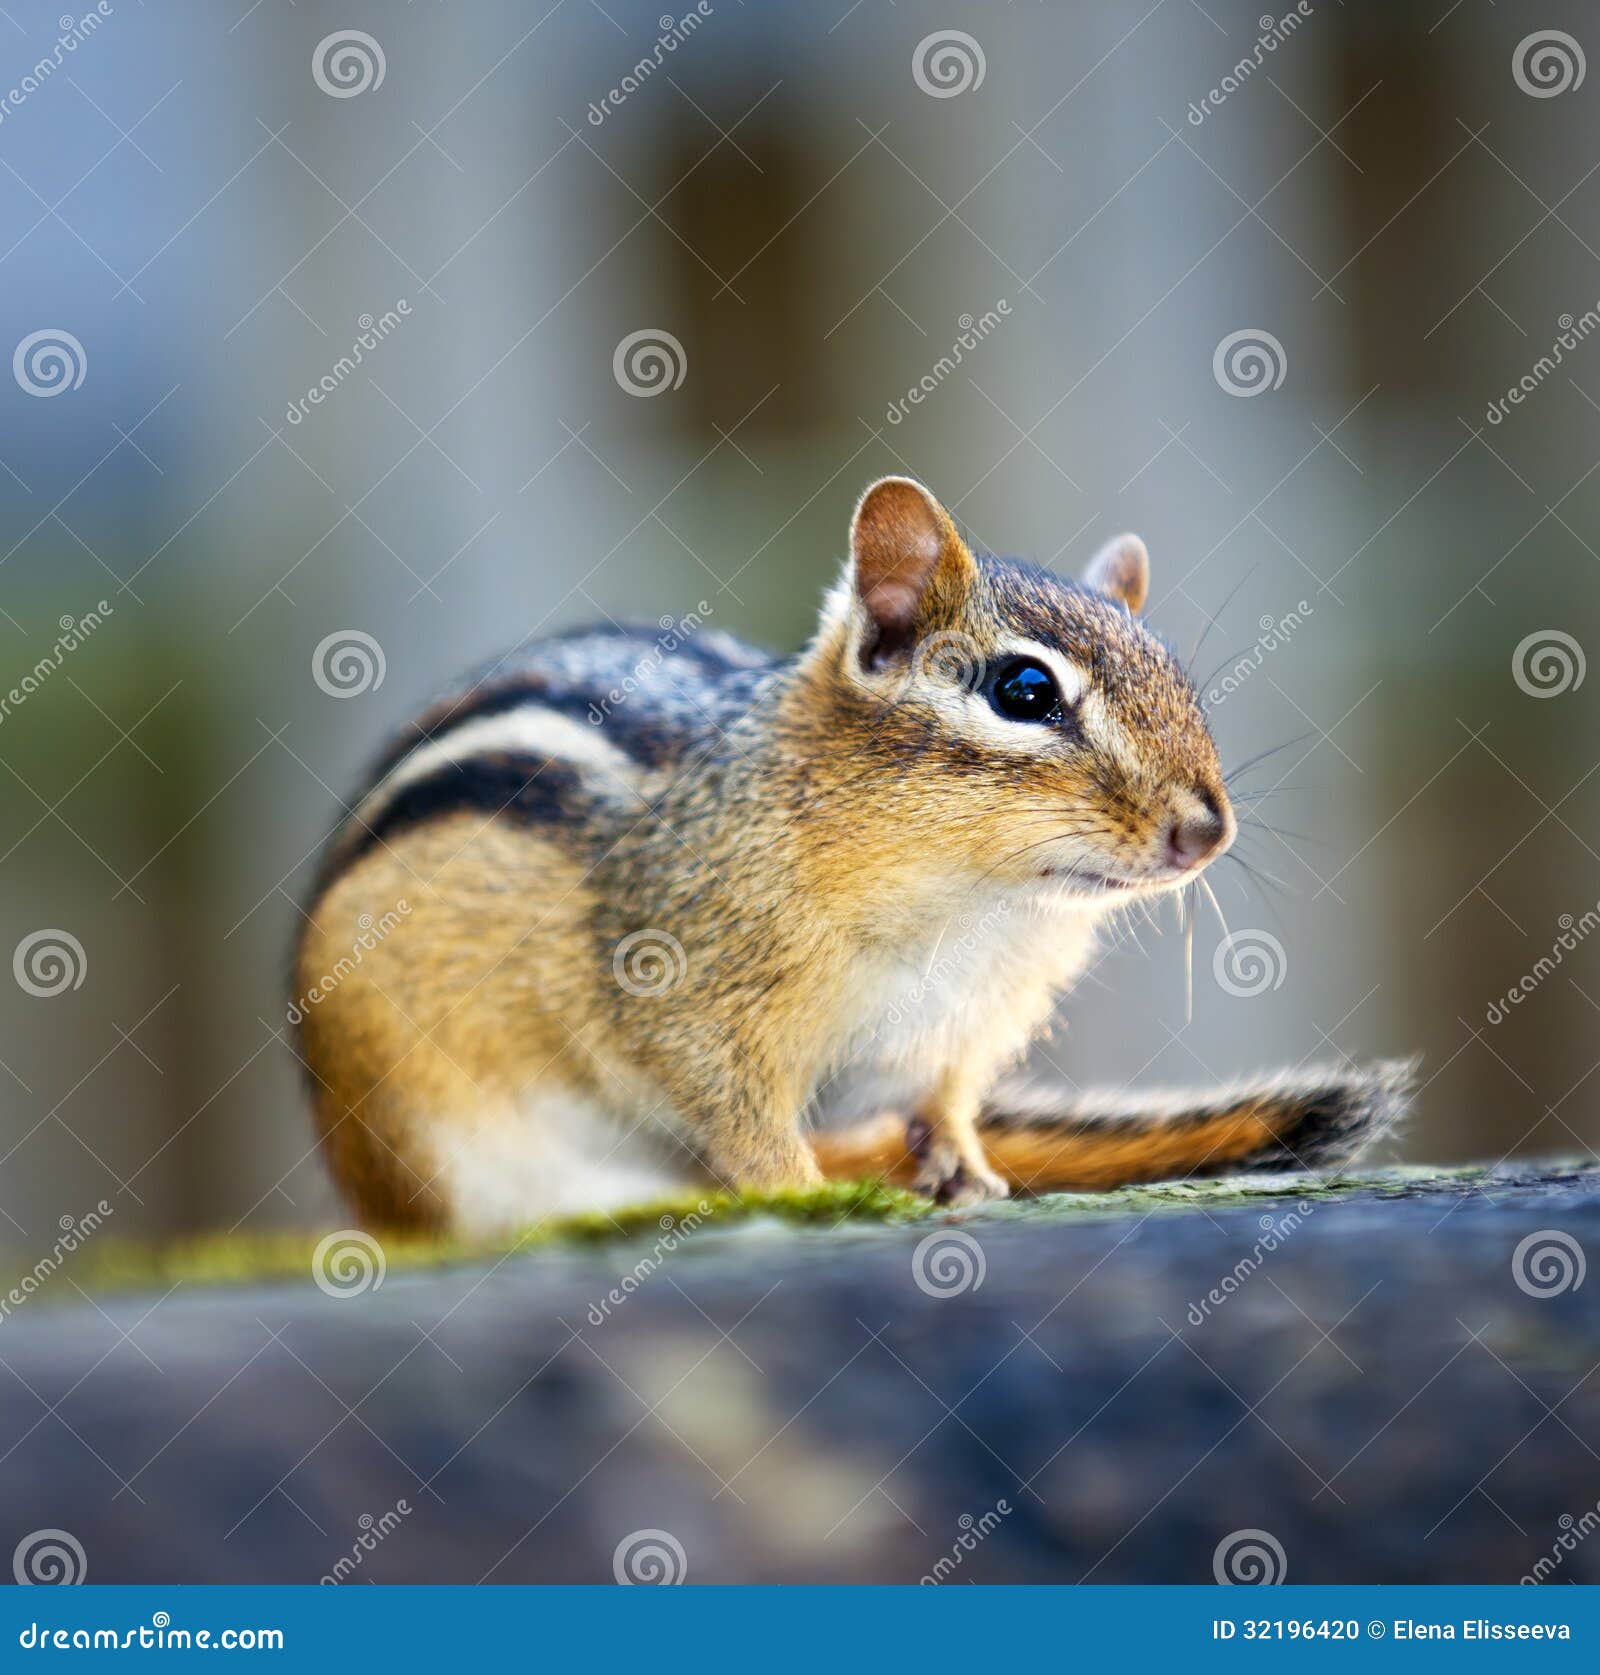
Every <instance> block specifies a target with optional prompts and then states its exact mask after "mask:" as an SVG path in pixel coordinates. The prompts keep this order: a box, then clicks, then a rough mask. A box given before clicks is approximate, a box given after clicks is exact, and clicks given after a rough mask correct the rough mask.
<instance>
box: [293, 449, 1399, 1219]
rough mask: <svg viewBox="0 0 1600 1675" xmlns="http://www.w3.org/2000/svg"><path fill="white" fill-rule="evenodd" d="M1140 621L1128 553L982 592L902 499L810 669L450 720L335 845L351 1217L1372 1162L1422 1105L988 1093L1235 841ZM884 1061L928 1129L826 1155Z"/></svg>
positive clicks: (983, 581) (595, 646) (957, 550)
mask: <svg viewBox="0 0 1600 1675" xmlns="http://www.w3.org/2000/svg"><path fill="white" fill-rule="evenodd" d="M1147 585H1148V558H1147V555H1146V551H1145V547H1144V544H1143V543H1142V542H1141V541H1139V540H1138V538H1137V537H1134V536H1122V537H1119V538H1118V539H1116V540H1114V541H1112V542H1111V543H1110V544H1109V545H1107V546H1106V547H1105V548H1104V549H1103V550H1102V551H1101V552H1100V553H1099V554H1098V555H1097V556H1096V557H1095V558H1094V559H1093V561H1092V562H1091V563H1090V564H1089V566H1088V569H1087V571H1086V573H1085V575H1084V579H1083V582H1082V584H1081V585H1076V584H1072V583H1069V582H1066V581H1063V580H1061V579H1059V578H1057V577H1056V576H1054V575H1052V574H1049V573H1047V572H1045V571H1042V570H1039V569H1035V568H1032V567H1030V566H1027V565H1024V564H1021V563H1015V562H1010V561H1005V560H1001V559H997V558H992V557H987V556H986V557H977V556H975V555H974V554H973V552H972V551H971V550H970V549H969V547H968V546H967V544H966V543H965V542H964V541H963V540H962V538H961V536H960V535H959V534H958V532H957V530H956V527H955V525H954V523H953V522H952V520H951V518H950V515H949V514H948V513H947V512H946V511H945V509H944V508H943V507H942V506H941V505H940V504H939V502H938V501H937V500H936V499H935V498H934V497H933V495H932V494H930V493H929V491H928V490H927V489H925V488H924V487H922V485H921V484H919V483H916V482H914V481H912V480H910V479H909V478H905V477H887V478H884V479H883V480H882V481H880V482H878V483H875V484H874V485H873V486H872V487H871V488H870V489H869V490H868V491H867V493H866V494H865V496H864V497H863V498H862V500H861V502H860V504H859V505H858V506H857V508H856V512H855V517H854V520H853V523H852V525H851V530H850V553H849V558H848V560H847V562H846V565H845V568H844V573H843V576H842V577H841V579H840V580H839V582H838V584H837V585H836V586H835V587H834V588H833V590H832V591H831V592H830V593H829V595H828V596H827V599H826V602H825V605H824V607H823V610H822V615H821V622H820V626H819V627H818V630H817V633H816V635H815V637H814V638H813V639H812V641H811V642H810V644H809V645H808V646H806V648H805V649H804V650H803V651H801V652H800V653H799V654H798V655H796V656H793V657H790V658H788V659H775V658H772V657H769V656H767V655H765V654H763V653H760V652H757V651H754V650H751V649H750V648H748V647H746V646H744V645H742V644H740V643H738V642H737V641H735V640H733V639H732V638H730V637H729V636H727V635H725V634H723V633H721V632H717V631H713V630H711V629H709V628H704V627H702V628H700V629H699V630H698V631H695V632H686V633H685V634H684V635H683V636H682V639H681V643H680V644H676V646H675V649H673V650H672V651H671V652H670V653H665V654H664V653H663V652H662V650H661V647H660V643H659V642H658V640H657V639H656V638H655V637H653V636H652V635H650V634H647V633H633V632H629V631H624V630H599V631H595V632H586V633H577V634H570V635H564V636H558V637H555V638H551V639H547V640H543V641H538V642H535V643H533V644H530V645H527V646H525V647H522V648H520V649H518V650H517V651H516V652H514V653H512V654H510V655H509V656H507V657H505V658H503V659H501V660H500V661H498V662H496V663H493V664H491V665H489V666H488V667H487V668H486V669H484V670H482V671H480V672H479V673H478V674H477V675H476V676H475V677H473V678H472V679H470V680H468V681H467V682H466V683H465V684H464V685H462V686H461V687H459V688H458V689H456V690H455V691H453V692H451V693H449V694H447V695H446V696H445V697H443V698H442V699H440V700H439V701H437V702H436V703H435V704H434V705H433V706H432V707H431V708H429V709H427V710H425V711H424V712H423V713H422V714H421V716H419V717H418V719H417V720H416V722H415V723H414V724H413V726H412V728H411V729H410V730H409V731H408V732H407V733H406V734H405V735H404V736H403V737H402V738H401V739H400V740H399V741H398V742H397V743H396V744H395V745H394V746H393V747H392V748H391V749H390V750H389V752H388V754H387V755H385V756H384V757H383V758H382V759H381V760H380V762H379V763H378V765H377V768H376V771H375V772H374V774H373V776H372V778H371V780H370V782H369V784H368V786H367V788H366V789H365V790H364V791H363V792H362V793H361V795H360V796H359V798H358V800H357V801H356V802H355V804H354V805H353V806H352V807H350V809H349V810H348V813H347V816H346V818H345V819H344V821H343V823H342V824H341V825H340V826H339V828H338V830H337V831H336V832H335V834H334V836H333V838H332V839H331V841H330V844H329V847H328V850H327V852H326V855H325V857H324V860H323V864H322V868H321V874H320V877H319V879H318V881H317V883H316V886H315V891H314V895H313V897H312V899H311V901H310V903H309V906H308V909H307V912H306V914H305V922H304V926H303V929H302V932H301V935H300V938H299V945H298V951H297V956H296V978H295V986H296V988H297V990H298V991H299V992H300V993H301V994H302V995H304V996H305V997H306V1001H305V1004H304V1005H303V1006H298V1005H297V1006H296V1007H295V1008H294V1009H293V1013H292V1015H293V1014H294V1013H298V1014H299V1020H300V1021H299V1026H298V1049H299V1054H300V1057H301V1060H302V1062H303V1064H304V1066H305V1068H306V1070H307V1072H308V1074H309V1077H310V1081H311V1085H312V1093H313V1099H314V1103H315V1106H316V1112H317V1117H318V1120H319V1124H320V1130H321V1134H322V1138H323V1144H324V1148H325V1151H326V1155H327V1158H328V1161H329V1163H330V1165H331V1168H332V1171H333V1174H334V1176H335V1177H336V1179H337V1181H338V1183H339V1185H340V1186H341V1188H342V1189H343V1191H344V1192H345V1194H346V1196H347V1197H348V1198H349V1200H350V1202H351V1203H352V1205H353V1206H354V1208H355V1209H356V1211H357V1212H358V1213H360V1214H362V1215H363V1216H365V1217H366V1218H367V1219H368V1220H369V1221H370V1222H373V1223H386V1224H397V1223H398V1224H409V1225H417V1226H425V1227H447V1228H451V1229H456V1230H486V1229H504V1228H513V1227H517V1226H523V1225H527V1224H529V1223H532V1222H534V1221H536V1220H538V1219H539V1218H541V1217H543V1216H545V1215H548V1214H550V1213H553V1212H557V1211H572V1210H580V1209H604V1208H607V1207H614V1206H617V1205H619V1204H621V1203H624V1202H628V1201H638V1200H639V1199H641V1198H643V1197H647V1196H650V1195H652V1194H660V1193H662V1192H665V1191H669V1190H673V1189H677V1188H681V1187H682V1186H684V1185H686V1184H694V1183H706V1182H711V1183H718V1184H721V1185H725V1186H727V1187H730V1188H733V1189H735V1190H739V1191H746V1192H748V1191H760V1190H773V1189H781V1188H790V1187H804V1186H806V1185H808V1184H811V1183H815V1182H818V1181H821V1180H822V1179H824V1178H832V1179H842V1178H854V1177H857V1176H869V1175H882V1176H885V1177H887V1178H888V1179H890V1180H893V1181H896V1182H900V1183H903V1184H906V1185H909V1186H911V1187H913V1188H915V1189H916V1190H918V1191H921V1192H923V1193H927V1194H930V1195H932V1196H933V1197H934V1198H935V1199H937V1200H938V1201H940V1202H943V1203H949V1204H966V1203H972V1202H976V1201H981V1200H983V1199H986V1198H992V1197H999V1196H1003V1195H1005V1194H1006V1193H1008V1192H1012V1191H1034V1192H1037V1191H1043V1190H1050V1189H1060V1188H1104V1187H1110V1186H1114V1185H1118V1184H1122V1183H1128V1182H1139V1181H1148V1180H1155V1179H1160V1178H1166V1177H1172V1176H1181V1175H1186V1174H1190V1173H1195V1172H1208V1173H1212V1174H1220V1173H1227V1172H1230V1171H1237V1170H1279V1169H1290V1168H1297V1167H1303V1166H1309V1165H1313V1164H1321V1163H1328V1162H1335V1161H1343V1160H1344V1159H1346V1158H1348V1157H1349V1156H1351V1155H1353V1153H1354V1152H1355V1150H1356V1149H1358V1148H1359V1147H1360V1146H1361V1145H1363V1144H1364V1143H1366V1142H1367V1141H1368V1140H1370V1139H1371V1138H1372V1137H1373V1136H1374V1135H1376V1134H1377V1133H1379V1132H1381V1131H1382V1130H1383V1129H1384V1128H1385V1127H1386V1126H1387V1125H1388V1124H1389V1123H1390V1122H1391V1121H1392V1120H1393V1119H1394V1118H1395V1117H1396V1116H1397V1115H1398V1112H1399V1110H1400V1107H1401V1106H1402V1104H1403V1102H1404V1099H1405V1097H1406V1082H1407V1071H1408V1067H1406V1066H1400V1065H1393V1064H1384V1065H1379V1066H1376V1067H1374V1068H1372V1069H1369V1070H1358V1071H1348V1072H1346V1071H1323V1072H1317V1073H1312V1074H1311V1075H1309V1076H1305V1077H1301V1078H1298V1079H1296V1078H1286V1079H1282V1080H1279V1081H1277V1082H1268V1083H1263V1084H1260V1085H1257V1086H1254V1087H1243V1088H1239V1089H1236V1090H1233V1091H1225V1092H1222V1093H1219V1094H1216V1095H1214V1096H1211V1097H1208V1098H1204V1099H1199V1100H1185V1099H1182V1098H1179V1099H1177V1100H1175V1101H1169V1102H1166V1103H1163V1104H1152V1103H1150V1102H1149V1101H1146V1102H1145V1107H1144V1109H1143V1110H1142V1111H1140V1110H1131V1111H1130V1110H1126V1109H1123V1110H1118V1109H1116V1108H1115V1106H1114V1105H1108V1104H1104V1103H1101V1104H1093V1103H1091V1104H1087V1105H1085V1106H1083V1107H1081V1108H1079V1109H1075V1110H1074V1109H1063V1108H1060V1104H1059V1101H1054V1102H1053V1101H1049V1100H1046V1099H1042V1098H1041V1096H1038V1095H1034V1096H1032V1097H1027V1096H1020V1095H1007V1094H1005V1093H1004V1091H1003V1090H1002V1091H1000V1092H996V1091H995V1090H996V1087H997V1079H998V1078H999V1077H1000V1075H1001V1073H1002V1072H1003V1071H1005V1070H1006V1069H1007V1068H1008V1067H1009V1066H1011V1065H1012V1064H1013V1063H1014V1061H1016V1060H1017V1059H1018V1057H1019V1055H1020V1054H1021V1053H1022V1052H1023V1050H1024V1049H1025V1048H1026V1046H1027V1045H1028V1043H1029V1042H1030V1041H1031V1040H1032V1039H1033V1037H1034V1036H1035V1035H1036V1034H1038V1033H1039V1031H1040V1030H1041V1029H1042V1028H1043V1027H1044V1026H1045V1024H1046V1023H1047V1022H1048V1021H1049V1019H1050V1017H1051V1014H1052V1011H1053V1010H1054V1008H1055V1005H1056V1002H1057V1000H1058V998H1059V997H1060V996H1061V995H1062V994H1063V993H1064V992H1065V991H1066V990H1067V989H1068V988H1069V987H1070V986H1071V984H1072V983H1073V981H1074V979H1076V978H1077V977H1078V976H1079V975H1080V974H1081V973H1082V972H1083V970H1084V968H1085V966H1086V965H1087V964H1088V962H1089V961H1090V959H1091V957H1092V955H1093V953H1094V950H1095V943H1096V930H1097V927H1098V926H1099V925H1100V924H1101V923H1102V922H1103V921H1104V920H1106V919H1107V917H1108V916H1109V915H1113V914H1115V913H1116V911H1117V910H1118V909H1120V908H1123V907H1126V906H1128V905H1129V904H1130V903H1134V902H1139V901H1142V900H1145V899H1147V898H1150V897H1153V896H1156V895H1160V894H1162V893H1166V892H1173V891H1179V890H1182V889H1183V888H1184V887H1185V886H1186V885H1188V884H1189V883H1191V882H1192V881H1193V880H1194V879H1196V878H1197V877H1198V875H1199V873H1200V871H1201V869H1203V868H1204V867H1205V866H1207V865H1208V864H1209V863H1210V862H1211V861H1213V860H1215V859H1216V858H1217V857H1218V856H1219V855H1221V854H1222V853H1223V851H1224V850H1226V849H1227V847H1228V845H1229V844H1230V843H1231V841H1232V840H1233V837H1234V834H1235V817H1234V814H1233V811H1232V808H1231V806H1230V804H1229V799H1228V793H1227V789H1226V787H1225V784H1224V781H1223V777H1222V773H1221V770H1220V768H1219V765H1218V760H1217V752H1216V749H1215V747H1214V745H1213V743H1212V739H1211V736H1210V733H1209V732H1208V730H1207V726H1206V722H1205V718H1204V716H1203V714H1202V711H1201V708H1200V705H1199V702H1198V699H1197V696H1196V693H1195V690H1194V688H1193V686H1192V685H1191V683H1190V681H1189V679H1188V677H1187V675H1186V674H1185V672H1184V669H1183V667H1182V666H1181V664H1180V663H1179V662H1178V660H1177V659H1176V658H1175V657H1174V655H1173V654H1172V653H1171V652H1170V651H1169V650H1168V649H1167V647H1166V646H1165V645H1164V644H1163V643H1162V642H1161V641H1160V640H1158V639H1157V638H1156V637H1155V635H1154V634H1152V633H1151V632H1149V631H1148V630H1147V629H1146V628H1145V627H1144V626H1143V625H1142V624H1141V622H1140V621H1139V620H1138V617H1137V613H1138V611H1139V609H1140V607H1141V606H1142V604H1143V602H1144V597H1145V593H1146V589H1147ZM673 638H674V640H677V639H678V636H673ZM397 903H400V904H402V905H403V908H404V913H403V917H401V916H400V915H399V914H397V913H396V912H395V911H394V910H395V907H396V904H397ZM385 914H388V918H387V919H385V920H384V923H385V924H386V925H391V924H392V927H393V928H392V929H390V930H389V931H388V932H387V934H385V935H383V936H382V937H381V938H374V937H372V936H367V937H365V938H363V939H361V951H360V953H359V956H358V958H357V959H356V960H352V959H351V958H350V955H351V950H352V946H353V944H355V943H356V941H357V940H358V927H365V926H370V925H371V924H372V923H373V922H374V920H375V919H382V918H383V916H384V915H385ZM957 926H959V927H961V928H960V929H957V930H955V934H954V936H952V935H951V932H952V930H953V928H955V927H957ZM331 972H337V973H338V981H337V982H331V981H330V980H328V978H327V976H326V974H328V973H331ZM933 973H937V976H934V975H932V974H933ZM864 1054H870V1055H872V1056H875V1057H876V1058H877V1059H878V1060H880V1061H883V1062H887V1063H889V1064H892V1065H894V1066H897V1067H898V1069H899V1070H900V1071H901V1072H903V1073H904V1075H905V1077H906V1079H907V1082H908V1085H909V1086H910V1088H911V1090H912V1097H911V1099H910V1102H909V1104H908V1106H907V1112H908V1115H907V1116H900V1117H895V1116H886V1117H882V1118H879V1119H876V1120H874V1121H872V1122H869V1123H868V1124H866V1125H865V1126H864V1127H860V1128H856V1129H853V1130H847V1131H845V1132H842V1133H840V1132H828V1131H821V1130H819V1131H813V1132H811V1133H810V1134H809V1135H808V1133H807V1131H806V1128H805V1126H804V1123H803V1116H804V1113H805V1112H806V1111H807V1108H808V1101H809V1100H810V1098H811V1095H812V1093H813V1090H814V1089H815V1088H816V1087H817V1085H818V1084H819V1082H820V1081H821V1080H822V1079H823V1078H824V1077H825V1076H826V1075H827V1074H828V1073H829V1072H830V1071H831V1070H833V1069H834V1068H835V1067H838V1066H840V1065H841V1064H844V1063H846V1062H849V1061H851V1060H852V1059H854V1058H855V1057H857V1056H858V1055H864Z"/></svg>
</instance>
